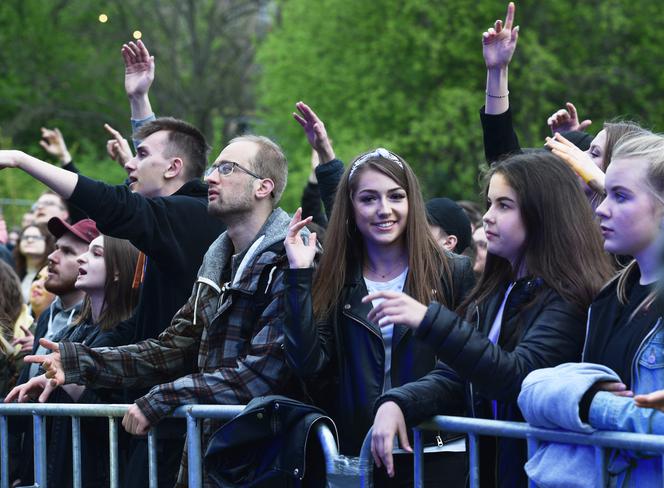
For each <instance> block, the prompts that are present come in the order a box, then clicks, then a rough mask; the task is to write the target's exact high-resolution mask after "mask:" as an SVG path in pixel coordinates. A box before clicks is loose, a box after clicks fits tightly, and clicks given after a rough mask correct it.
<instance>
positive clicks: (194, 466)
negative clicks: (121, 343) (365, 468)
mask: <svg viewBox="0 0 664 488" xmlns="http://www.w3.org/2000/svg"><path fill="white" fill-rule="evenodd" d="M129 406H130V405H84V404H79V405H76V404H55V403H53V404H37V403H19V404H1V403H0V488H9V453H8V447H9V446H8V430H7V416H10V415H11V416H16V415H21V416H27V415H31V416H32V417H33V426H34V427H33V429H34V430H33V438H34V462H35V468H34V476H35V484H34V485H33V486H34V487H39V488H42V487H46V486H47V480H46V432H45V420H46V419H45V417H47V416H54V417H72V459H73V463H72V469H73V480H74V487H75V488H81V486H82V485H81V443H80V440H81V427H80V418H81V417H108V429H109V450H110V459H109V463H110V486H111V488H116V487H117V486H119V470H118V418H119V417H123V416H124V414H125V413H126V411H127V408H129ZM243 408H244V405H190V406H183V407H179V408H177V409H176V410H175V411H174V412H173V414H172V415H171V416H173V417H180V418H185V419H186V421H187V449H188V473H187V476H188V480H189V486H190V487H191V488H198V487H201V486H202V484H203V483H202V482H203V469H202V468H203V457H202V452H201V430H200V419H204V418H205V419H217V420H229V419H231V418H232V417H234V416H236V415H237V414H239V413H240V412H241V411H242V409H243ZM316 434H317V437H318V439H319V441H320V444H321V447H322V450H323V455H324V457H325V469H326V472H327V473H328V474H329V473H332V472H333V470H334V459H336V458H337V457H338V455H339V453H338V451H337V445H336V440H335V437H334V435H333V434H332V432H331V431H330V429H329V428H328V427H327V426H326V425H324V424H323V423H320V422H319V423H317V424H316ZM154 436H155V434H154V430H151V431H150V432H149V433H148V472H149V480H150V488H156V486H157V453H156V445H155V437H154Z"/></svg>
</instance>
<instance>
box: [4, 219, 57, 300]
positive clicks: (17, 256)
mask: <svg viewBox="0 0 664 488" xmlns="http://www.w3.org/2000/svg"><path fill="white" fill-rule="evenodd" d="M54 249H55V238H54V237H53V235H52V234H51V233H50V232H49V231H48V229H47V228H46V226H45V225H42V224H32V225H28V226H27V227H24V228H23V230H22V231H21V234H20V236H19V238H18V244H17V245H16V247H15V248H14V265H15V269H16V274H17V275H18V277H19V279H20V280H21V291H22V293H23V301H24V302H25V303H28V301H29V300H30V285H32V280H33V279H34V278H35V276H37V272H39V270H40V269H42V268H43V267H44V266H45V265H46V261H47V258H48V255H49V254H51V253H52V252H53V250H54Z"/></svg>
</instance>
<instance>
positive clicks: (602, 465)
mask: <svg viewBox="0 0 664 488" xmlns="http://www.w3.org/2000/svg"><path fill="white" fill-rule="evenodd" d="M595 474H596V476H597V480H598V481H599V486H608V484H607V483H608V479H607V469H606V451H605V450H604V448H603V447H599V446H595Z"/></svg>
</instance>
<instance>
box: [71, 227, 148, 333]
mask: <svg viewBox="0 0 664 488" xmlns="http://www.w3.org/2000/svg"><path fill="white" fill-rule="evenodd" d="M137 261H138V250H137V249H136V248H135V247H134V246H132V245H131V243H130V242H129V241H127V240H124V239H116V238H115V237H109V236H106V235H105V236H104V264H105V266H106V280H105V281H104V305H103V306H102V310H101V314H100V315H99V320H98V321H97V325H98V326H99V327H100V328H101V329H102V330H109V329H112V328H113V327H115V326H116V325H117V324H118V323H119V322H122V321H123V320H126V319H128V318H129V316H130V315H131V314H132V312H133V311H134V307H135V306H136V302H137V300H138V290H137V289H133V288H132V286H131V285H132V281H133V278H134V271H135V268H136V262H137ZM90 320H92V305H91V303H90V298H89V297H88V296H86V297H85V301H84V302H83V308H82V309H81V314H80V315H79V317H78V319H77V321H76V325H78V324H81V323H85V322H88V321H90Z"/></svg>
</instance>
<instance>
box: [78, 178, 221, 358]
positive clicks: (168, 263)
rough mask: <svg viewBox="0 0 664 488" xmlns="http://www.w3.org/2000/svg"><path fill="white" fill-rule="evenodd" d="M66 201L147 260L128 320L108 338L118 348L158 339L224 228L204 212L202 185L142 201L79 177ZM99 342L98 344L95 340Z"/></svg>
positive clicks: (121, 187) (123, 189) (204, 189)
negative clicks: (136, 303)
mask: <svg viewBox="0 0 664 488" xmlns="http://www.w3.org/2000/svg"><path fill="white" fill-rule="evenodd" d="M70 201H71V202H73V203H74V204H76V205H77V206H79V207H80V208H81V209H83V210H84V211H85V212H86V213H87V214H88V215H89V216H90V218H91V219H93V220H94V221H95V222H96V223H97V227H98V228H99V230H100V232H102V233H103V234H105V235H109V236H113V237H118V238H120V239H128V240H129V241H130V242H131V243H132V244H133V245H134V246H135V247H136V248H137V249H139V250H140V251H142V252H144V253H145V255H146V256H147V265H146V268H145V278H144V282H143V286H142V288H141V294H140V298H139V302H138V306H137V307H136V310H135V311H134V314H133V316H132V317H131V318H130V319H129V320H128V321H126V322H124V323H121V324H120V325H118V326H117V327H116V328H114V329H113V332H112V333H111V334H110V335H111V336H112V337H110V338H109V343H108V344H105V343H104V342H103V341H99V343H98V346H99V347H101V346H104V345H111V344H113V345H121V344H129V343H133V342H138V341H141V340H143V339H148V338H154V337H157V336H158V335H159V334H160V333H161V332H162V331H163V330H164V329H165V328H166V327H168V326H169V325H170V323H171V319H172V318H173V316H174V315H175V312H177V311H178V310H179V309H180V307H182V305H184V303H185V302H186V301H187V299H188V298H189V295H190V294H191V289H192V286H193V284H194V280H195V279H196V271H197V270H198V268H199V267H200V265H201V262H202V261H203V255H204V254H205V252H206V251H207V250H208V248H209V247H210V244H212V242H213V241H214V240H215V239H216V238H217V237H219V234H221V232H222V231H223V230H224V225H223V224H222V223H221V222H220V221H219V220H218V219H216V218H214V217H211V216H209V215H208V213H207V186H206V185H205V184H204V183H202V182H201V181H199V180H190V181H188V182H187V183H185V184H184V185H183V186H182V187H181V188H180V189H179V190H178V191H177V192H175V193H174V194H173V195H170V196H166V197H155V198H147V197H144V196H142V195H139V194H137V193H132V192H131V190H129V188H128V187H126V186H124V185H119V186H109V185H106V184H104V183H101V182H98V181H94V180H91V179H89V178H86V177H85V176H79V179H78V184H77V185H76V189H75V190H74V193H73V194H72V196H71V198H70ZM99 339H102V337H101V336H100V338H99Z"/></svg>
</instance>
